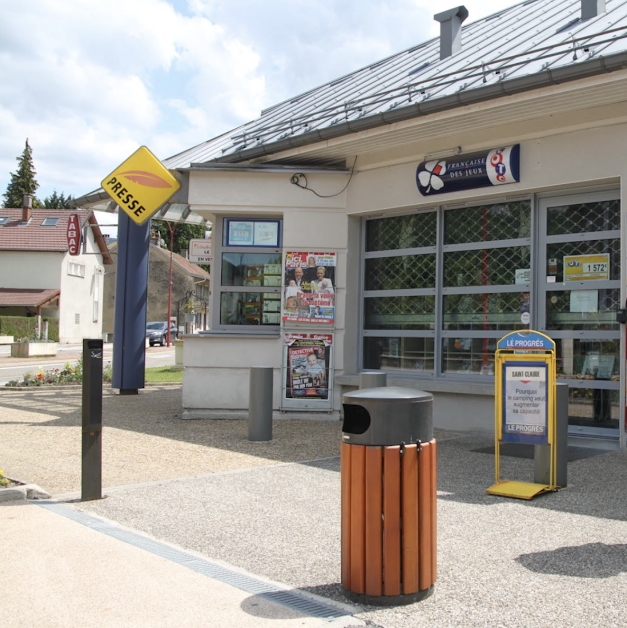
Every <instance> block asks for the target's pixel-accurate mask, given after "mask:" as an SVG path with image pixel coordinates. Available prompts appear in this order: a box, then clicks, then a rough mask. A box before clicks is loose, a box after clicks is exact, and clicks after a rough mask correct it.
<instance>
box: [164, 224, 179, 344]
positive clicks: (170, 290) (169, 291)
mask: <svg viewBox="0 0 627 628" xmlns="http://www.w3.org/2000/svg"><path fill="white" fill-rule="evenodd" d="M164 222H165V224H166V225H168V229H169V230H170V279H169V281H168V347H169V346H170V344H171V343H170V327H171V326H172V322H171V317H172V253H173V247H174V230H175V229H176V223H174V227H173V226H172V225H171V224H170V221H169V220H166V221H164ZM177 324H178V318H177Z"/></svg>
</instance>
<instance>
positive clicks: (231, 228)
mask: <svg viewBox="0 0 627 628" xmlns="http://www.w3.org/2000/svg"><path fill="white" fill-rule="evenodd" d="M281 226H282V221H280V220H260V219H255V220H253V219H251V220H247V219H237V220H236V219H231V218H225V219H224V220H223V221H222V222H220V223H219V227H218V228H219V230H220V232H221V233H219V234H218V236H217V238H216V241H217V242H220V245H219V247H218V250H217V251H216V255H215V262H216V263H214V272H216V274H217V276H218V277H219V282H218V281H216V282H214V286H215V285H216V284H218V283H219V287H218V290H217V291H215V294H214V305H215V307H214V308H213V325H212V327H213V329H223V330H229V329H230V330H235V329H237V330H239V331H242V333H245V332H246V330H249V331H251V333H252V332H253V331H254V333H278V330H279V326H280V322H281V280H282V259H281V249H280V248H279V246H280V243H281Z"/></svg>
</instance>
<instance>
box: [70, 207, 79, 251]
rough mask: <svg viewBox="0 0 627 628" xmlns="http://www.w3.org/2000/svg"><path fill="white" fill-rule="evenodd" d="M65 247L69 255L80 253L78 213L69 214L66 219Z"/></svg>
mask: <svg viewBox="0 0 627 628" xmlns="http://www.w3.org/2000/svg"><path fill="white" fill-rule="evenodd" d="M67 247H68V253H69V254H70V255H80V253H81V227H80V222H79V220H78V214H70V215H69V216H68V221H67Z"/></svg>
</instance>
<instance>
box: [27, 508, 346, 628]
mask: <svg viewBox="0 0 627 628" xmlns="http://www.w3.org/2000/svg"><path fill="white" fill-rule="evenodd" d="M33 503H36V504H37V505H38V506H42V507H43V508H46V509H47V510H51V511H52V512H54V513H56V514H58V515H61V516H63V517H66V518H67V519H71V520H72V521H75V522H76V523H80V524H81V525H84V526H86V527H88V528H91V529H92V530H96V531H97V532H101V533H102V534H106V535H108V536H111V537H113V538H115V539H118V540H119V541H123V542H124V543H128V544H130V545H134V546H135V547H139V548H140V549H143V550H145V551H147V552H150V553H151V554H155V555H157V556H160V557H161V558H166V559H168V560H170V561H172V562H173V563H177V564H179V565H182V566H183V567H187V568H188V569H191V570H193V571H196V572H198V573H200V574H203V575H204V576H207V577H208V578H213V579H214V580H218V581H219V582H223V583H224V584H228V585H230V586H232V587H236V588H237V589H241V590H242V591H246V592H247V593H252V594H253V595H259V596H260V597H263V598H265V599H267V600H269V601H271V602H275V603H277V604H281V605H283V606H288V607H289V608H292V609H294V610H297V611H299V612H301V613H303V614H305V615H309V616H310V617H315V618H318V619H325V620H328V621H334V620H336V619H339V618H341V617H347V616H350V615H349V613H347V612H346V611H342V610H340V609H338V608H335V607H334V606H331V605H329V604H324V603H323V602H318V601H317V600H312V599H311V598H308V597H305V596H304V595H301V594H299V593H296V592H294V591H288V590H286V589H280V588H279V587H276V586H274V585H272V584H268V583H267V582H263V581H262V580H258V579H257V578H253V577H252V576H248V575H246V574H242V573H238V572H237V571H233V570H232V569H228V568H226V567H222V566H221V565H217V564H216V563H213V562H211V561H210V560H205V559H203V558H199V557H197V556H193V555H192V554H188V553H187V552H183V551H181V550H177V549H175V548H173V547H170V546H168V545H165V544H164V543H161V542H159V541H154V540H152V539H148V538H146V537H144V536H142V535H141V534H137V533H135V532H131V531H130V530H123V529H122V528H119V527H117V526H115V525H113V524H111V523H108V522H107V521H102V520H101V519H96V518H95V517H92V516H91V515H87V514H85V513H84V512H79V511H76V510H73V509H72V508H69V507H67V506H64V505H63V504H58V503H56V502H48V501H37V502H33Z"/></svg>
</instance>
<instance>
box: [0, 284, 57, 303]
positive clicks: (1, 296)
mask: <svg viewBox="0 0 627 628" xmlns="http://www.w3.org/2000/svg"><path fill="white" fill-rule="evenodd" d="M60 295H61V291H60V290H51V289H45V288H42V289H38V288H0V307H43V306H45V305H48V304H50V303H52V302H53V301H56V300H57V299H58V298H59V296H60Z"/></svg>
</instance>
